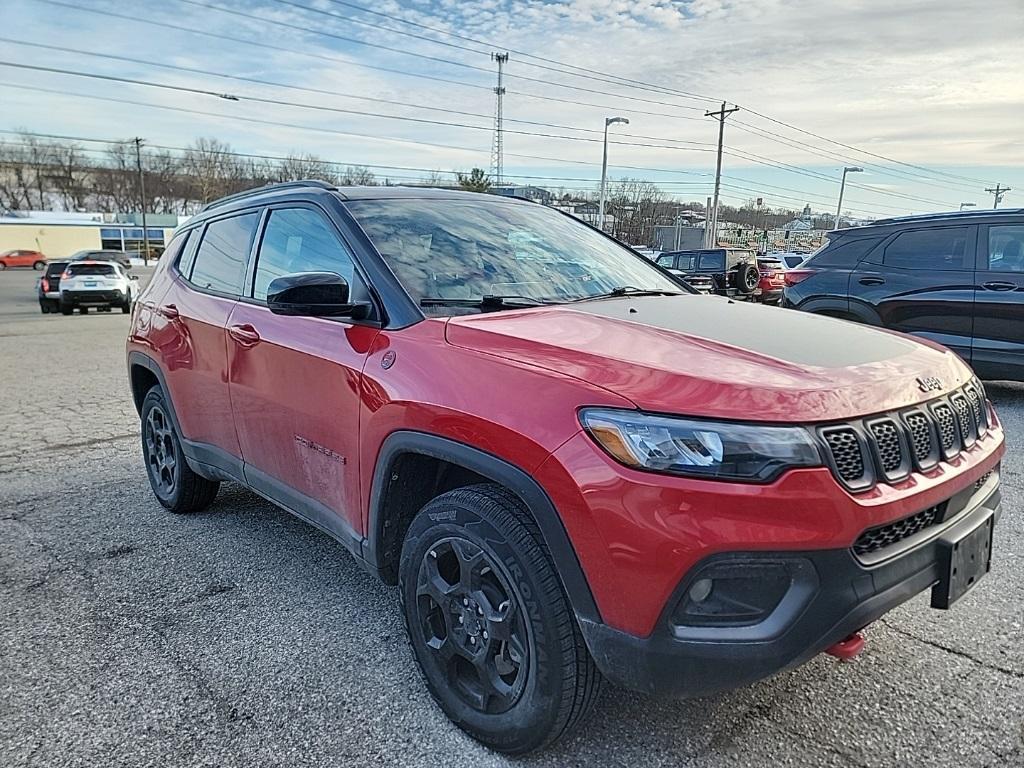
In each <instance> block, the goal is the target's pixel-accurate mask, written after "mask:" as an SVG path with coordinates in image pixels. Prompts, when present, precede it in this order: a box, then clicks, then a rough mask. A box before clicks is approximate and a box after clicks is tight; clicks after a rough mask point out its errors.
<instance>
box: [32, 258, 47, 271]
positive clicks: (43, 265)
mask: <svg viewBox="0 0 1024 768" xmlns="http://www.w3.org/2000/svg"><path fill="white" fill-rule="evenodd" d="M45 268H46V262H45V261H37V262H36V263H35V264H33V265H32V269H34V270H36V271H37V272H38V271H39V270H41V269H45Z"/></svg>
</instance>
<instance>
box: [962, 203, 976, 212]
mask: <svg viewBox="0 0 1024 768" xmlns="http://www.w3.org/2000/svg"><path fill="white" fill-rule="evenodd" d="M976 205H977V203H960V210H961V211H962V210H963V209H964V208H973V207H974V206H976Z"/></svg>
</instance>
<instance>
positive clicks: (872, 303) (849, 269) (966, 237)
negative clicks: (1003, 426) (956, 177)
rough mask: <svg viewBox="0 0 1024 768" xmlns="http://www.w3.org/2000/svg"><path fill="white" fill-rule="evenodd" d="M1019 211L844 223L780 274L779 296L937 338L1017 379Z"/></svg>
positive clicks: (1023, 363)
mask: <svg viewBox="0 0 1024 768" xmlns="http://www.w3.org/2000/svg"><path fill="white" fill-rule="evenodd" d="M1022 248H1024V209H1017V210H996V211H965V212H963V213H942V214H931V215H925V216H908V217H903V218H895V219H884V220H881V221H876V222H875V223H874V224H871V225H869V226H863V227H855V228H851V229H841V230H838V231H836V232H832V233H831V234H830V235H829V239H828V242H827V243H826V244H825V246H823V247H822V248H821V249H820V250H819V251H818V252H817V253H815V254H814V255H813V256H811V257H810V258H809V259H808V260H807V261H806V262H805V263H803V264H802V265H801V266H800V268H799V269H797V270H793V271H790V272H787V273H786V289H785V298H784V303H785V305H786V306H788V307H793V308H796V309H801V310H804V311H807V312H814V313H817V314H826V315H832V316H835V317H842V318H845V319H848V320H856V321H858V322H862V323H866V324H868V325H877V326H881V327H884V328H891V329H893V330H896V331H903V332H905V333H911V334H914V335H916V336H921V337H923V338H926V339H929V340H931V341H936V342H938V343H940V344H943V345H945V346H947V347H949V348H950V349H953V350H954V351H956V352H957V354H959V355H960V356H961V357H962V358H963V359H964V360H966V361H967V362H968V363H970V365H971V366H972V367H973V368H974V370H975V371H976V372H977V374H978V375H979V376H980V377H981V378H983V379H1014V380H1017V381H1024V255H1022Z"/></svg>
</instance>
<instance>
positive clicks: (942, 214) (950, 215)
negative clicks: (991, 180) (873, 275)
mask: <svg viewBox="0 0 1024 768" xmlns="http://www.w3.org/2000/svg"><path fill="white" fill-rule="evenodd" d="M1007 213H1024V208H995V209H990V208H981V209H978V210H975V211H936V212H934V213H915V214H912V215H910V216H890V217H889V218H886V219H875V220H874V221H872V222H870V224H899V223H900V222H904V221H928V220H930V219H958V218H960V217H963V218H965V219H968V218H974V217H978V216H1002V215H1004V214H1007ZM870 224H869V225H868V226H870Z"/></svg>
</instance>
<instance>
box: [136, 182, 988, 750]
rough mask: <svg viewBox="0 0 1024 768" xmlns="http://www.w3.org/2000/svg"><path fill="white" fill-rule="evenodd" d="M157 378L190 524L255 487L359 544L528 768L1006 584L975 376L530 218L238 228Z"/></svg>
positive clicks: (163, 298)
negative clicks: (532, 757) (634, 695)
mask: <svg viewBox="0 0 1024 768" xmlns="http://www.w3.org/2000/svg"><path fill="white" fill-rule="evenodd" d="M127 357H128V368H129V371H130V380H131V388H132V392H133V394H134V398H135V404H136V406H137V407H138V410H139V413H140V415H141V419H142V449H143V455H144V458H145V463H146V467H147V470H148V474H149V480H150V482H151V484H152V487H153V491H154V493H155V494H156V497H157V499H158V500H159V501H160V503H161V504H163V505H164V506H165V507H167V508H168V509H170V510H172V511H174V512H191V511H195V510H199V509H202V508H204V507H206V506H207V505H209V504H210V503H211V501H213V499H214V496H215V495H216V493H217V488H218V484H219V483H220V482H222V481H232V482H237V483H243V484H244V485H246V486H248V487H249V488H251V489H252V490H254V491H255V492H256V493H258V494H260V495H262V496H264V497H266V498H267V499H270V500H271V501H273V502H274V503H276V504H278V505H279V506H281V507H283V508H284V509H286V510H288V511H289V512H292V513H294V514H296V515H298V516H300V517H301V518H303V519H305V520H307V521H308V522H310V523H311V524H313V525H315V526H317V527H318V528H320V529H321V530H323V531H324V532H325V533H327V534H328V535H330V536H332V537H334V538H335V539H337V540H338V541H340V542H341V543H342V544H344V545H345V547H347V548H348V549H349V550H350V551H351V552H352V554H353V555H354V556H355V558H356V559H357V561H358V562H359V563H361V564H362V565H363V566H365V568H366V569H368V570H369V571H370V572H372V573H374V574H376V575H377V576H379V577H380V578H381V579H383V580H384V581H385V582H387V583H390V584H397V585H398V596H399V600H400V602H401V608H402V611H403V613H404V618H405V623H406V627H407V630H408V634H409V640H410V643H411V646H412V650H413V653H414V655H415V658H416V661H417V663H418V665H419V667H420V669H421V671H422V673H423V677H424V678H425V681H426V684H427V686H428V687H429V689H430V691H431V693H432V694H433V695H434V697H435V698H436V699H437V701H438V703H439V704H440V706H441V708H442V709H443V710H444V711H445V712H446V713H447V715H448V716H449V717H450V718H451V719H452V720H453V721H454V722H455V723H457V724H458V725H459V727H461V728H463V729H464V730H465V731H467V732H468V733H470V734H471V735H472V736H474V737H475V738H477V739H479V740H480V741H482V742H483V743H485V744H487V745H489V746H491V747H493V748H495V749H498V750H501V751H505V752H510V753H518V752H525V751H528V750H531V749H535V748H538V747H541V746H543V745H545V744H548V743H550V742H551V741H553V740H554V739H556V738H558V737H559V736H560V735H562V734H564V733H565V732H567V731H568V730H569V729H571V728H572V727H574V726H575V725H576V724H577V723H578V722H579V721H580V720H581V718H582V717H583V716H584V715H585V713H586V712H587V711H588V709H590V707H591V706H592V705H593V703H594V701H595V700H596V698H597V696H598V693H599V691H600V688H601V685H602V682H603V681H604V680H610V681H612V682H614V683H617V684H620V685H624V686H627V687H629V688H633V689H636V690H639V691H644V692H648V693H665V694H672V695H680V696H694V695H700V694H705V693H708V692H712V691H718V690H722V689H727V688H731V687H735V686H741V685H746V684H748V683H751V682H753V681H755V680H758V679H760V678H764V677H766V676H768V675H771V674H774V673H776V672H778V671H780V670H783V669H788V668H791V667H793V666H795V665H798V664H800V663H802V662H805V661H807V660H808V659H810V658H811V657H813V656H814V655H816V654H818V653H821V652H822V651H824V650H827V649H831V650H832V651H833V652H836V653H839V652H841V651H842V650H843V649H848V648H850V647H851V644H857V643H858V642H860V639H859V636H858V635H857V633H858V632H859V630H861V629H862V628H863V627H865V626H866V625H867V624H869V623H871V622H872V621H874V620H875V619H877V618H879V617H880V616H882V615H883V614H884V613H886V612H887V611H889V610H890V609H892V608H893V607H895V606H897V605H899V604H900V603H902V602H904V601H905V600H907V599H908V598H910V597H912V596H913V595H916V594H918V593H920V592H922V591H924V590H928V589H930V590H931V600H932V604H933V605H934V606H935V607H937V608H946V607H948V606H949V605H950V604H951V603H953V601H955V600H956V599H957V598H958V597H960V596H961V595H963V594H964V593H965V592H966V591H967V590H968V589H970V588H971V587H972V586H973V585H974V584H975V583H976V582H977V581H978V579H980V578H981V577H982V576H984V574H985V573H986V572H987V570H988V568H989V562H990V557H991V544H992V531H993V526H994V524H995V522H996V520H997V518H998V516H999V512H1000V493H999V461H1000V458H1001V457H1002V455H1003V451H1004V441H1003V431H1002V427H1001V426H1000V423H999V420H998V419H997V417H996V415H995V413H994V412H993V410H992V407H991V405H990V404H989V403H988V401H987V400H986V399H985V394H984V391H983V389H982V385H981V383H980V382H979V381H978V380H977V379H976V378H975V377H974V376H973V375H972V373H971V371H970V369H969V368H968V367H967V366H966V365H965V364H964V363H963V362H962V361H961V360H960V359H959V358H958V357H957V356H956V355H955V354H953V353H951V352H949V351H947V350H946V349H944V348H942V347H940V346H938V345H936V344H932V343H929V342H922V341H920V340H916V339H912V338H909V337H906V336H903V335H900V334H897V333H892V332H888V331H884V330H879V329H874V328H866V327H863V326H859V325H855V324H852V323H848V322H845V321H841V320H836V319H832V318H827V317H817V316H813V315H809V314H804V313H797V312H781V311H779V310H777V309H771V308H766V307H763V306H760V305H756V304H751V303H745V302H736V301H733V300H730V299H728V298H725V297H718V296H702V295H695V294H694V293H693V292H692V291H690V290H688V289H687V288H686V287H685V286H684V285H682V284H681V283H680V282H678V281H677V280H676V279H675V278H673V277H672V276H671V275H670V274H669V273H668V272H667V271H666V270H664V269H663V268H661V267H659V266H657V265H655V264H652V263H651V262H649V261H648V260H646V259H644V258H643V257H642V256H639V255H637V254H636V253H634V252H633V251H632V250H630V249H629V248H627V247H625V246H622V245H620V244H619V243H617V242H616V241H615V240H613V239H611V238H609V237H607V236H605V235H603V234H602V233H601V232H598V231H597V230H595V229H593V228H591V227H588V226H587V225H586V224H583V223H582V222H580V221H578V220H576V219H573V218H571V217H570V216H568V215H564V214H562V213H560V212H558V211H556V210H553V209H551V208H547V207H544V206H541V205H536V204H533V203H528V202H525V201H521V200H514V199H508V198H502V197H497V196H490V195H486V194H474V193H465V192H454V191H439V190H425V189H403V188H399V187H371V188H358V187H344V188H340V189H337V188H334V187H331V186H329V185H326V184H324V183H322V182H295V183H288V184H279V185H276V186H270V187H265V188H262V189H258V190H253V191H251V192H246V193H242V194H239V195H235V196H233V197H229V198H225V199H223V200H220V201H218V202H215V203H212V204H210V205H208V206H207V207H206V208H205V209H204V210H203V211H202V212H201V213H200V214H198V215H197V216H195V217H194V218H192V219H190V220H189V221H188V223H186V224H185V225H184V226H183V227H182V228H181V229H180V230H179V231H178V233H177V234H176V236H175V237H174V239H173V240H172V242H171V243H170V244H169V246H168V248H167V250H166V252H165V253H164V255H163V257H162V258H161V260H160V262H159V265H158V266H157V269H156V272H155V274H154V276H153V279H152V281H151V282H150V284H149V285H148V287H147V288H146V290H145V291H144V292H143V293H142V294H141V296H140V297H139V300H138V302H137V303H136V305H135V309H134V311H133V313H132V324H131V331H130V336H129V339H128V355H127ZM851 638H852V640H851ZM844 641H848V642H845V644H844Z"/></svg>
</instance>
